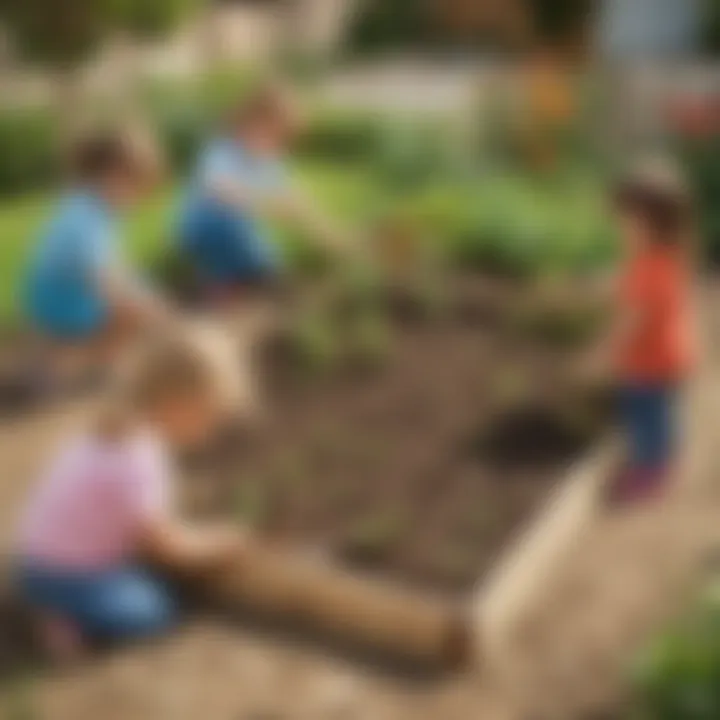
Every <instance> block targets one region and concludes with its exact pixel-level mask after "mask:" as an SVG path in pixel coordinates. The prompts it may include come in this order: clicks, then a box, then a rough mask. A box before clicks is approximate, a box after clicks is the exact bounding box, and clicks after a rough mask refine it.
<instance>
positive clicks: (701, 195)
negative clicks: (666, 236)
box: [680, 136, 720, 263]
mask: <svg viewBox="0 0 720 720" xmlns="http://www.w3.org/2000/svg"><path fill="white" fill-rule="evenodd" d="M680 153H681V156H682V158H683V159H684V161H685V167H686V168H687V173H688V176H689V181H690V183H691V185H692V188H693V191H694V194H695V199H696V202H697V207H698V212H699V216H700V218H699V219H700V231H701V234H702V239H703V243H704V248H705V249H706V251H707V256H708V259H709V260H711V261H712V262H714V263H718V262H720V206H718V198H719V197H720V136H715V137H712V138H706V139H703V138H697V139H691V138H688V139H686V140H684V141H683V142H681V143H680Z"/></svg>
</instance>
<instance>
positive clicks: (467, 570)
mask: <svg viewBox="0 0 720 720" xmlns="http://www.w3.org/2000/svg"><path fill="white" fill-rule="evenodd" d="M427 569H428V571H429V573H431V574H432V575H433V577H434V578H435V579H436V580H438V581H441V582H444V583H448V584H450V585H458V584H465V583H467V582H468V581H472V580H474V579H475V577H476V574H477V557H476V555H475V553H474V552H473V548H472V547H471V546H470V545H468V544H467V543H460V542H457V541H455V542H446V543H444V544H440V545H438V546H437V547H436V548H435V550H434V551H433V552H432V553H431V555H430V557H428V559H427Z"/></svg>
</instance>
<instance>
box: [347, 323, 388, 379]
mask: <svg viewBox="0 0 720 720" xmlns="http://www.w3.org/2000/svg"><path fill="white" fill-rule="evenodd" d="M391 346H392V333H391V331H390V326H389V324H388V323H387V321H386V320H385V318H383V317H382V316H381V315H380V314H379V313H372V314H370V313H367V314H366V315H365V316H364V317H362V318H359V319H358V321H357V322H356V323H355V325H354V327H352V328H351V330H350V337H349V338H348V347H347V355H348V359H349V360H350V361H351V362H352V363H355V364H360V365H362V366H364V367H377V366H379V365H382V364H383V363H384V362H386V361H387V359H388V358H389V356H390V352H391Z"/></svg>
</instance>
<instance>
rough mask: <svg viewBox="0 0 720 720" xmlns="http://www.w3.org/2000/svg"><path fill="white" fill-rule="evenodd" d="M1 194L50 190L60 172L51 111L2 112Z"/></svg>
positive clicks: (0, 151)
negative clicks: (48, 188) (49, 187)
mask: <svg viewBox="0 0 720 720" xmlns="http://www.w3.org/2000/svg"><path fill="white" fill-rule="evenodd" d="M0 157H2V162H1V163H0V194H15V193H20V192H26V191H30V190H37V189H38V188H44V187H48V186H49V185H50V184H51V183H52V182H53V181H55V180H57V178H58V175H59V172H60V156H59V152H58V144H57V135H56V123H55V121H54V120H53V117H52V114H51V113H50V112H48V111H44V110H37V109H5V110H3V111H2V112H0Z"/></svg>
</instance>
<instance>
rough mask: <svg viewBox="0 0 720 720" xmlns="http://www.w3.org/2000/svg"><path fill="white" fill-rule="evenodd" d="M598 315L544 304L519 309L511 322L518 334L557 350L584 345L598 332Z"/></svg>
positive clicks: (581, 308)
mask: <svg viewBox="0 0 720 720" xmlns="http://www.w3.org/2000/svg"><path fill="white" fill-rule="evenodd" d="M600 320H601V315H600V313H599V312H596V311H594V310H592V309H588V308H584V307H570V306H567V305H565V306H563V307H557V306H552V305H545V304H542V303H541V304H539V305H538V304H535V305H533V306H527V305H526V306H524V307H519V308H517V309H516V310H515V312H514V315H513V317H512V323H513V325H514V327H515V329H516V330H517V331H519V332H520V333H522V334H525V335H528V336H530V337H533V338H536V339H538V340H540V341H543V342H546V343H548V344H549V345H552V346H554V347H558V348H568V349H570V348H575V347H582V346H583V345H585V344H586V343H587V342H588V341H589V340H590V339H591V338H592V337H593V335H594V334H595V333H596V332H597V330H598V327H599V324H600Z"/></svg>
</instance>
